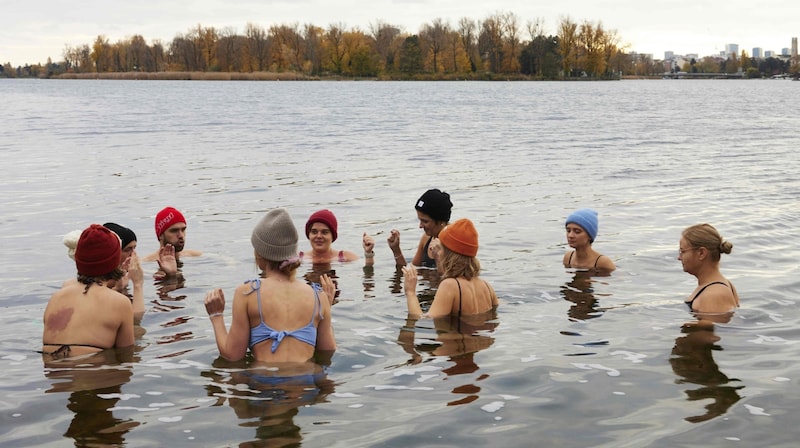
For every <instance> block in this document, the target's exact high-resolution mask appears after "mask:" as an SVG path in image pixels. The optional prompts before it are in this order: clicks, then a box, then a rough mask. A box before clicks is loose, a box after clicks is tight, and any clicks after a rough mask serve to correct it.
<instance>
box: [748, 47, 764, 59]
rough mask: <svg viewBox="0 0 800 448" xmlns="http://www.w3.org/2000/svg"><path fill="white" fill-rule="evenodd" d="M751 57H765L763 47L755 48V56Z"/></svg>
mask: <svg viewBox="0 0 800 448" xmlns="http://www.w3.org/2000/svg"><path fill="white" fill-rule="evenodd" d="M750 56H752V57H754V58H759V59H760V58H763V57H764V55H763V50H762V49H761V47H755V48H753V54H751V55H750Z"/></svg>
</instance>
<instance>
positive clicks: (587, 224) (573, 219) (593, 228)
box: [564, 208, 597, 243]
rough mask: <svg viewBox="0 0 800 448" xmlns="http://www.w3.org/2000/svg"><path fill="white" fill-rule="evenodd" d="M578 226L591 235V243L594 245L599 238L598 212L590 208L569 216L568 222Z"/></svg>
mask: <svg viewBox="0 0 800 448" xmlns="http://www.w3.org/2000/svg"><path fill="white" fill-rule="evenodd" d="M569 223H574V224H577V225H579V226H581V227H583V230H585V231H586V233H588V234H589V241H590V242H592V243H594V239H595V238H596V237H597V212H596V211H594V210H592V209H590V208H582V209H580V210H577V211H575V212H574V213H572V214H571V215H569V216H567V222H566V223H564V225H567V224H569Z"/></svg>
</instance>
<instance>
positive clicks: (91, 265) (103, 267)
mask: <svg viewBox="0 0 800 448" xmlns="http://www.w3.org/2000/svg"><path fill="white" fill-rule="evenodd" d="M120 252H122V244H121V242H120V239H119V237H118V236H117V234H116V233H114V232H112V231H111V230H109V229H107V228H105V227H103V226H101V225H100V224H92V225H90V226H89V227H87V228H86V230H84V231H83V233H81V237H80V239H79V240H78V247H77V248H76V249H75V266H76V267H77V268H78V274H80V275H85V276H87V277H99V276H101V275H106V274H108V273H110V272H113V271H114V269H116V268H117V267H118V266H119V254H120Z"/></svg>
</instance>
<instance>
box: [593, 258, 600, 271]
mask: <svg viewBox="0 0 800 448" xmlns="http://www.w3.org/2000/svg"><path fill="white" fill-rule="evenodd" d="M600 257H602V255H598V256H597V258H596V259H595V260H594V270H595V271H596V270H597V262H598V261H600Z"/></svg>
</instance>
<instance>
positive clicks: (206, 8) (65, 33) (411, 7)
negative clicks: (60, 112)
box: [0, 0, 800, 66]
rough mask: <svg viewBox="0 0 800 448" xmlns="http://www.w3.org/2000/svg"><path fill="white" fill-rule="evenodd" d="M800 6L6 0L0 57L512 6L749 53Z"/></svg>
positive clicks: (410, 26) (643, 45)
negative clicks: (100, 39) (100, 40)
mask: <svg viewBox="0 0 800 448" xmlns="http://www.w3.org/2000/svg"><path fill="white" fill-rule="evenodd" d="M797 5H800V2H797V1H796V0H791V1H789V0H761V1H758V2H752V1H742V0H728V1H721V0H710V1H704V0H692V1H690V0H646V1H642V0H637V1H633V0H562V1H559V2H532V1H530V0H514V1H503V0H500V1H492V2H489V1H474V0H453V1H451V0H436V1H434V0H371V1H353V0H351V1H323V0H278V1H275V0H260V1H259V0H228V1H222V0H193V1H188V0H178V1H170V0H166V1H165V0H161V1H152V0H137V1H131V0H124V1H121V0H81V1H76V2H67V1H63V0H39V1H30V0H28V1H22V2H19V1H15V2H12V1H10V0H0V11H2V12H0V63H6V62H11V64H12V65H13V66H17V65H24V64H26V63H31V64H33V63H39V62H42V63H44V62H46V60H47V58H48V57H51V58H52V59H53V60H61V59H63V57H62V54H63V50H64V48H65V46H66V45H70V46H76V45H82V44H88V45H91V44H92V43H93V42H94V40H95V38H96V37H97V36H98V35H105V36H106V37H107V38H108V39H109V40H110V41H111V42H116V41H117V40H119V39H124V38H127V37H130V36H132V35H134V34H140V35H142V36H143V37H144V38H145V39H146V40H147V41H148V43H150V42H152V41H153V40H155V39H160V40H161V41H162V42H163V43H165V44H168V43H169V42H170V41H171V40H172V38H173V37H175V36H176V35H177V34H179V33H185V32H187V31H188V30H189V29H190V28H192V27H194V26H196V25H198V24H200V25H202V26H205V27H215V28H218V29H221V28H225V27H233V28H234V29H235V30H236V31H237V32H242V31H243V30H244V26H245V25H246V24H247V23H248V22H252V23H254V24H257V25H261V26H263V27H264V28H268V27H269V26H270V25H275V24H293V23H298V24H300V25H302V24H306V23H311V24H314V25H317V26H320V27H323V28H327V27H328V25H330V24H333V23H336V24H344V25H345V27H346V28H347V29H350V28H354V27H358V28H360V29H362V30H364V31H367V30H368V29H369V25H370V24H371V23H375V22H377V21H379V20H380V21H382V22H384V23H389V24H392V25H397V26H399V27H400V28H402V29H403V30H404V31H406V32H410V33H415V32H417V31H418V30H419V28H420V26H421V25H422V24H424V23H427V22H430V21H432V20H433V19H436V18H441V19H443V20H444V21H445V22H449V23H450V24H451V25H453V26H456V25H457V22H458V20H459V19H460V18H462V17H468V18H470V19H475V20H482V19H483V18H485V17H487V16H489V15H492V14H494V13H506V12H512V13H514V14H516V15H517V17H518V18H519V22H520V26H521V27H522V28H523V29H524V28H526V24H527V23H528V22H529V21H533V20H536V19H541V20H543V22H544V25H545V31H546V32H547V33H548V34H555V33H556V27H557V25H558V22H559V20H560V19H561V18H562V17H564V16H568V17H570V18H571V19H572V20H574V21H577V22H582V21H584V20H588V21H590V22H598V21H599V22H602V24H603V26H604V28H606V29H608V30H616V31H617V34H618V35H619V37H620V38H621V39H622V43H623V44H628V45H629V47H628V49H629V50H630V51H637V52H639V53H651V54H653V56H654V57H655V58H657V59H660V58H662V57H663V56H664V52H665V51H667V50H670V51H674V52H675V53H676V54H687V53H696V54H698V55H699V56H701V57H702V56H707V55H711V54H718V53H719V52H720V51H722V50H724V48H725V44H728V43H735V44H738V45H739V50H740V51H741V50H745V51H747V52H748V54H750V53H751V51H752V49H753V48H754V47H761V48H762V49H764V50H772V51H775V52H778V53H780V51H781V49H782V48H788V47H790V46H791V38H792V37H796V36H799V35H800V20H798V19H800V6H797ZM523 38H524V39H527V36H525V35H523Z"/></svg>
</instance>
